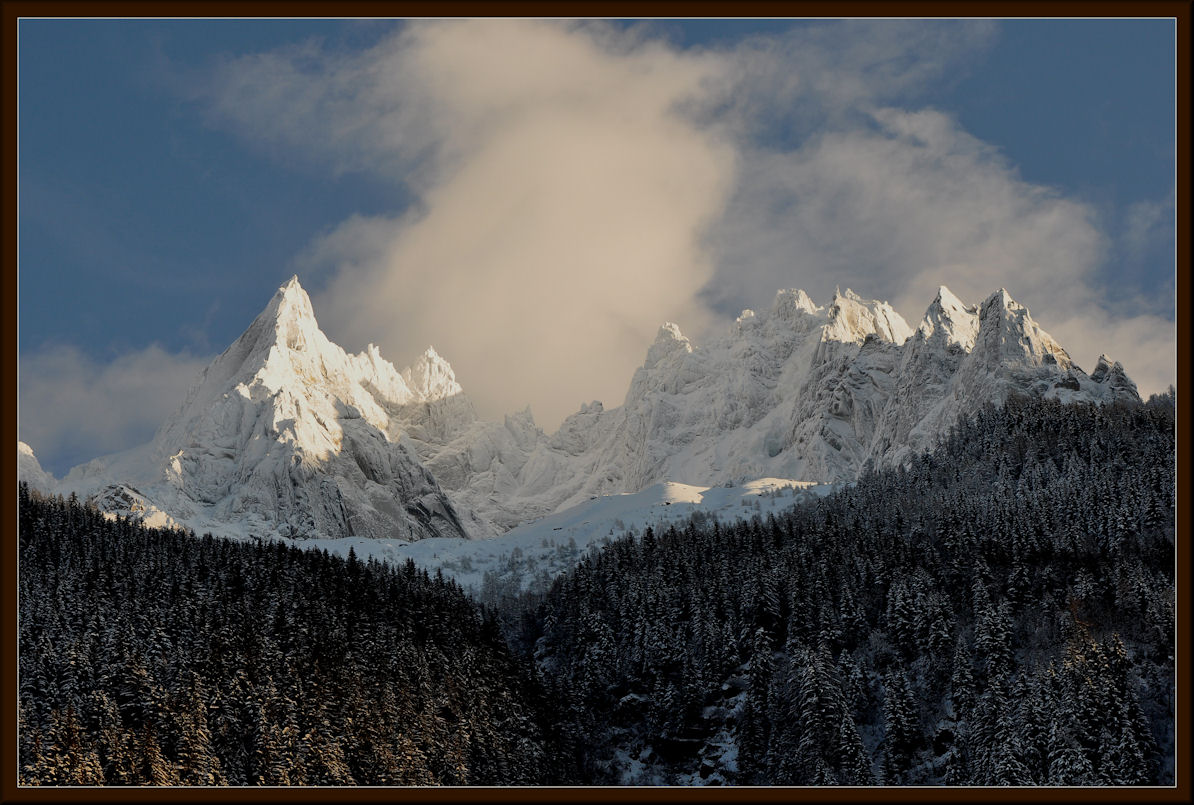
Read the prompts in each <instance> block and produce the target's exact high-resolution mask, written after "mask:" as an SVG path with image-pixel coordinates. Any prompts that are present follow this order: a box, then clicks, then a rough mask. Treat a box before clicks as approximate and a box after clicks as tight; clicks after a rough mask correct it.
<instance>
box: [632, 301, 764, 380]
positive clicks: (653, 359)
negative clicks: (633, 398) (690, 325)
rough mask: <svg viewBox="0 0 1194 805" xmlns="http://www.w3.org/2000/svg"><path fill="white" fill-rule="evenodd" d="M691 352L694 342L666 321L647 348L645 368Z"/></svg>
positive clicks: (650, 367)
mask: <svg viewBox="0 0 1194 805" xmlns="http://www.w3.org/2000/svg"><path fill="white" fill-rule="evenodd" d="M751 315H754V314H753V313H752V314H751ZM690 352H692V343H691V342H689V340H688V339H687V338H686V337H685V336H684V334H683V333H681V332H680V328H679V327H678V326H677V325H675V324H673V323H672V322H670V321H668V322H664V323H663V324H662V325H661V326H660V328H659V332H658V333H656V334H655V343H653V344H651V346H650V348H649V349H648V350H647V360H646V361H645V362H644V363H643V368H644V369H654V368H655V367H656V366H658V365H659V363H660V362H661V361H664V360H667V359H668V358H669V357H671V356H673V355H679V354H684V355H687V354H688V353H690Z"/></svg>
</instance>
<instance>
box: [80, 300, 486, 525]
mask: <svg viewBox="0 0 1194 805" xmlns="http://www.w3.org/2000/svg"><path fill="white" fill-rule="evenodd" d="M438 361H439V359H438V356H436V355H435V354H434V352H433V351H430V350H429V351H428V353H427V354H426V355H424V356H423V358H422V359H420V362H419V363H417V364H416V366H415V367H412V368H411V369H410V370H407V373H405V374H400V373H399V372H398V371H397V370H396V369H395V368H394V366H393V365H392V364H390V363H389V362H388V361H386V360H385V359H383V358H382V357H381V355H380V353H379V351H378V350H377V348H376V347H374V346H372V345H371V346H370V347H369V348H368V349H367V350H366V351H365V352H362V353H360V354H358V355H348V354H346V353H345V352H344V350H342V349H341V348H340V347H338V346H336V345H335V344H333V343H331V342H330V341H329V340H328V339H327V337H326V336H325V335H324V334H323V332H322V331H321V330H320V329H319V325H318V324H317V322H316V320H315V315H314V313H313V311H312V309H311V301H310V299H309V298H308V297H307V294H306V292H305V291H304V290H303V289H302V287H301V286H300V284H299V282H298V278H297V277H294V278H292V279H291V280H290V281H289V282H287V283H286V284H285V285H283V286H282V287H281V288H279V289H278V292H277V293H276V294H275V295H274V297H273V298H272V299H271V300H270V302H269V304H268V305H267V306H266V308H265V309H264V310H263V311H262V312H261V314H260V315H258V316H257V318H256V319H255V320H254V321H253V323H252V324H251V325H250V326H249V328H248V329H247V330H245V332H244V333H243V334H242V335H241V336H240V338H238V339H237V340H236V341H235V342H234V343H233V344H232V346H230V347H229V348H228V349H227V350H225V351H224V353H223V354H222V355H220V356H219V357H218V358H216V359H215V360H214V361H213V362H212V363H211V364H210V365H209V366H208V367H207V368H206V369H205V370H204V372H203V374H202V376H201V377H200V378H199V380H198V382H196V383H195V385H194V386H193V387H192V388H191V389H190V391H189V393H188V395H187V398H186V401H185V402H184V403H183V405H182V407H181V408H180V409H179V411H178V412H177V413H176V414H175V415H174V416H173V417H171V418H170V419H169V420H168V421H166V422H165V423H164V424H163V425H162V426H161V427H160V428H159V429H158V432H157V433H156V435H155V436H154V439H153V441H152V442H151V443H150V444H149V445H148V446H147V447H144V448H140V449H138V450H135V451H130V452H129V453H126V454H119V455H117V456H112V457H108V458H106V459H97V460H96V461H93V462H90V463H89V464H88V465H85V466H83V467H81V468H76V469H75V470H72V471H71V473H70V474H69V475H68V477H67V479H66V483H67V484H69V485H70V486H71V487H73V488H77V489H78V490H79V491H80V492H81V493H85V494H87V495H88V496H89V498H90V499H92V500H93V501H94V502H96V503H97V505H100V506H101V507H103V508H106V509H108V510H115V511H119V512H121V513H125V514H129V515H130V516H136V517H138V518H139V519H146V518H149V517H156V513H158V512H161V513H168V514H165V516H166V517H168V518H170V519H171V520H172V521H173V522H177V523H178V524H181V525H186V526H189V527H191V528H194V529H195V530H197V531H200V530H211V531H214V532H217V533H226V532H229V531H235V532H239V533H244V534H252V535H254V536H260V537H289V538H311V537H316V536H326V537H345V536H361V537H368V538H381V537H386V538H393V539H403V540H417V539H422V538H425V537H431V536H452V537H464V536H467V531H466V529H465V527H464V526H463V524H462V523H461V521H460V518H459V516H458V514H457V512H456V510H455V508H454V507H453V505H452V503H451V502H450V501H449V500H448V498H447V496H446V495H445V494H444V492H443V490H442V489H441V488H440V486H439V485H438V483H437V482H436V480H435V478H434V477H433V476H432V474H431V473H430V472H429V471H428V470H427V469H426V468H425V467H424V466H423V465H422V463H421V462H420V461H419V459H418V457H417V455H416V454H415V453H414V451H413V450H412V449H411V448H410V446H409V445H408V444H407V443H405V441H404V440H403V439H402V438H401V436H402V434H401V431H400V424H401V423H399V422H396V421H395V412H399V411H404V412H406V414H407V417H406V418H407V419H418V418H419V416H420V414H422V415H425V416H426V417H430V418H432V419H433V418H434V417H433V416H432V414H431V413H429V412H428V411H427V410H424V409H423V408H421V407H426V406H441V405H443V404H444V403H445V401H446V400H449V399H450V398H451V395H452V394H458V393H459V386H456V385H455V381H454V379H453V378H452V377H451V370H450V369H445V368H444V367H445V366H446V364H443V366H441V365H440V363H441V362H438ZM408 381H409V382H408ZM411 383H413V384H414V388H412V387H411ZM437 411H438V409H437ZM158 519H160V518H158Z"/></svg>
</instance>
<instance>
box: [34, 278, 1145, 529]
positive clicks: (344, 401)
mask: <svg viewBox="0 0 1194 805" xmlns="http://www.w3.org/2000/svg"><path fill="white" fill-rule="evenodd" d="M1012 392H1015V393H1019V394H1026V395H1029V396H1036V397H1044V398H1049V399H1058V400H1061V401H1062V402H1073V401H1089V402H1112V401H1114V400H1119V399H1130V400H1137V399H1139V397H1138V395H1137V393H1136V387H1135V385H1134V384H1133V383H1132V381H1131V380H1130V379H1128V377H1127V376H1126V375H1125V373H1124V371H1123V367H1122V366H1120V365H1119V364H1118V363H1113V362H1111V361H1110V360H1109V359H1107V358H1101V359H1100V361H1099V364H1098V366H1097V367H1096V368H1095V370H1094V371H1093V372H1092V373H1091V374H1090V375H1087V374H1086V373H1085V372H1083V371H1082V369H1080V368H1079V367H1078V366H1076V365H1075V364H1074V363H1073V361H1072V360H1071V359H1070V357H1069V355H1068V354H1067V353H1066V351H1065V350H1064V349H1063V348H1062V347H1061V346H1060V345H1059V344H1058V343H1057V342H1056V341H1054V339H1053V338H1052V337H1050V336H1049V335H1048V333H1045V332H1044V331H1043V330H1041V329H1040V327H1039V326H1037V324H1036V322H1034V321H1033V320H1032V318H1031V316H1029V314H1028V311H1027V309H1025V308H1024V307H1023V306H1021V305H1019V304H1018V303H1016V302H1015V301H1014V300H1013V299H1012V298H1011V297H1010V296H1009V295H1008V293H1007V291H1005V290H1003V289H1000V290H999V291H997V292H996V293H994V294H992V295H991V296H990V297H988V298H987V299H986V300H985V301H984V302H983V303H982V304H981V305H967V304H966V303H964V302H962V301H961V300H960V299H958V298H957V297H955V296H954V295H953V294H952V293H950V292H949V290H948V289H947V288H944V287H942V288H941V289H940V290H939V291H938V293H937V296H936V297H935V298H934V300H933V301H932V303H931V304H930V305H929V307H928V310H927V311H926V312H925V315H924V318H923V319H922V321H921V322H920V324H919V326H918V327H917V328H915V329H913V328H911V327H909V326H908V324H907V323H906V322H905V321H904V320H903V319H902V318H901V317H900V315H899V314H898V313H896V312H895V310H893V309H892V308H891V306H890V305H888V304H887V303H885V302H879V301H874V300H864V299H862V298H860V297H859V296H857V295H856V294H854V293H852V292H851V291H849V290H847V291H845V292H844V293H837V294H835V296H834V298H833V300H832V302H831V303H830V304H828V305H826V306H823V307H822V306H817V305H816V304H815V303H814V302H813V300H812V299H810V298H809V296H808V295H807V294H806V293H804V292H803V291H798V290H784V291H780V292H779V293H778V294H777V295H776V298H775V301H774V303H773V305H772V307H771V309H770V310H769V311H766V312H764V313H761V314H756V313H755V312H754V311H749V310H748V311H744V312H743V313H742V315H741V316H739V318H738V320H737V321H736V322H735V323H734V324H733V326H732V327H731V328H730V329H729V331H728V332H726V333H725V334H723V335H722V336H721V337H720V338H717V339H714V340H712V341H711V342H710V343H708V344H706V345H704V346H697V345H694V344H693V343H692V342H690V341H689V339H687V338H686V337H685V336H684V335H683V334H682V333H681V332H680V329H679V327H677V326H676V325H674V324H671V323H668V324H665V325H664V326H663V327H661V328H660V330H659V334H658V336H657V338H656V340H655V342H654V343H653V344H652V345H651V346H650V348H649V349H648V350H647V355H646V359H645V360H644V362H643V365H642V366H641V367H640V368H639V369H638V370H637V371H636V372H635V374H634V376H633V378H631V381H630V386H629V390H628V392H627V394H626V399H625V401H624V403H623V404H622V405H621V406H620V407H616V408H612V409H607V408H605V407H604V406H603V405H602V404H601V403H599V402H594V403H591V404H588V405H585V406H583V407H582V408H581V410H580V411H578V412H577V413H576V414H574V415H572V416H571V417H569V418H568V419H566V420H565V421H564V422H563V424H562V425H561V426H560V428H559V430H558V431H557V432H556V433H555V434H554V435H551V436H549V435H547V434H545V433H544V432H543V431H542V430H540V429H539V428H538V427H537V426H536V425H535V423H534V420H533V418H532V417H531V414H530V411H529V409H528V410H527V411H524V412H521V413H518V414H512V415H509V416H507V417H505V418H504V420H503V421H501V422H486V421H483V420H481V419H479V418H478V417H477V415H476V413H475V411H474V409H473V406H472V404H471V403H470V402H469V400H468V398H467V397H466V396H465V394H464V392H463V390H462V389H461V387H460V385H459V384H458V383H457V382H456V379H455V375H454V374H453V372H452V369H451V367H450V366H449V365H448V363H447V362H446V361H445V360H444V359H443V358H441V357H440V356H439V355H438V354H437V353H436V352H435V350H434V349H428V350H427V352H426V353H424V354H423V355H422V356H421V357H420V358H419V359H418V360H417V361H416V362H415V363H414V364H413V365H412V366H411V367H409V368H408V369H406V370H404V371H402V372H399V371H397V370H396V369H395V368H394V366H393V365H392V364H391V363H389V362H388V361H386V360H385V359H384V358H382V357H381V354H380V352H379V351H378V349H377V348H376V347H375V346H373V345H370V346H369V347H368V348H367V349H366V350H365V351H364V352H361V353H359V354H356V355H349V354H347V353H346V352H345V351H344V350H343V349H341V348H340V347H339V346H337V345H335V344H333V343H332V342H330V341H329V340H328V339H327V337H326V336H325V335H324V334H323V332H322V331H321V330H320V329H319V325H318V323H317V322H316V320H315V316H314V313H313V312H312V309H311V302H310V299H309V298H308V297H307V294H306V293H305V292H304V291H303V289H302V287H301V286H300V285H299V283H298V279H297V278H293V279H291V280H290V281H289V282H288V283H286V284H285V285H284V286H282V287H281V288H280V289H278V292H277V293H276V294H275V295H274V297H273V299H271V300H270V302H269V304H268V305H267V306H266V308H265V310H263V311H262V313H261V314H260V315H259V316H258V317H257V318H256V319H255V320H254V321H253V323H252V324H251V325H250V326H249V328H248V329H247V330H246V331H245V332H244V333H243V334H242V335H241V337H240V338H238V339H237V340H236V342H235V343H233V344H232V345H231V346H230V347H229V348H228V349H227V350H226V351H225V352H224V353H223V354H222V355H220V356H219V357H218V358H216V359H215V360H214V361H213V362H212V363H211V365H210V366H208V367H207V369H206V370H205V371H204V373H203V375H202V377H201V378H200V379H199V381H198V382H197V383H196V384H195V385H194V387H193V388H192V389H191V390H190V392H189V394H188V395H187V400H186V402H185V403H184V404H183V406H182V407H181V409H180V410H179V411H178V412H177V413H176V414H175V415H174V416H173V417H171V418H170V419H169V420H168V421H167V422H165V423H164V424H163V425H162V426H161V428H160V429H159V430H158V432H157V434H156V435H155V437H154V439H153V441H152V442H151V443H150V444H148V445H145V446H143V447H141V448H137V449H135V450H132V451H129V452H127V453H122V454H117V455H115V456H109V457H106V458H103V459H96V460H95V461H92V462H90V463H89V464H86V465H83V466H81V467H77V468H75V469H74V470H72V471H71V473H70V474H69V475H68V476H67V478H66V479H65V481H63V482H62V483H61V484H60V485H59V488H60V489H61V490H62V491H76V492H78V493H79V494H81V495H84V496H87V497H88V498H90V499H92V500H93V501H95V502H96V503H97V504H98V505H100V506H101V507H103V508H104V509H106V510H108V511H112V512H118V513H122V514H126V515H134V516H136V517H138V518H140V519H143V520H145V521H146V522H149V523H150V524H168V523H178V524H182V525H187V526H189V527H191V528H194V529H196V530H211V531H213V532H216V533H224V534H234V535H236V534H239V535H244V536H247V535H258V536H276V537H289V538H304V537H316V536H318V537H347V536H359V537H371V538H392V539H400V540H408V541H409V540H418V539H422V538H425V537H430V536H450V537H463V536H471V537H485V536H493V535H496V534H499V533H502V532H504V531H506V530H507V529H509V528H511V527H513V526H516V525H518V524H520V523H524V522H527V521H528V520H532V519H535V518H537V517H541V516H543V515H546V514H550V513H552V512H555V511H559V510H561V509H563V508H567V507H569V506H571V505H575V504H577V503H579V502H583V501H585V500H588V499H589V498H591V497H593V496H597V495H608V494H617V493H629V492H637V491H640V490H642V489H644V488H646V487H648V486H650V485H652V484H655V483H659V482H662V481H671V482H678V483H685V484H695V485H701V486H714V485H723V484H727V483H728V484H738V485H740V484H743V483H745V482H748V481H750V480H752V479H758V478H765V477H771V478H788V479H793V480H801V481H843V480H851V479H853V478H854V477H856V475H857V474H858V473H859V472H860V471H861V469H862V468H863V467H864V466H865V465H866V464H867V462H872V463H874V464H877V465H883V464H893V463H901V462H904V461H907V460H908V459H909V458H911V457H912V456H913V455H915V454H916V453H919V452H921V451H923V450H925V449H928V448H930V447H932V446H933V445H934V444H935V442H936V441H937V439H938V438H940V437H941V436H942V435H944V434H945V433H946V432H947V431H948V430H949V428H950V427H952V426H953V424H954V423H956V422H957V420H958V417H959V416H960V415H963V414H967V413H971V412H973V411H976V410H977V409H978V408H979V407H981V406H982V405H983V404H985V403H988V402H993V403H1000V402H1002V401H1003V400H1005V399H1006V398H1007V396H1008V394H1010V393H1012ZM20 458H21V462H22V465H21V466H22V467H27V468H28V472H27V473H26V474H28V475H30V476H32V475H34V474H35V473H34V472H33V469H32V468H33V466H34V464H35V463H36V459H35V458H34V457H33V456H32V453H31V452H29V454H28V455H25V454H24V453H22V455H21V457H20ZM41 481H42V482H43V483H44V484H49V483H52V479H49V480H46V479H41Z"/></svg>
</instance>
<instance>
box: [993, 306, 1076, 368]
mask: <svg viewBox="0 0 1194 805" xmlns="http://www.w3.org/2000/svg"><path fill="white" fill-rule="evenodd" d="M975 349H976V351H981V352H982V353H984V355H985V358H986V362H987V364H988V365H994V364H996V363H1004V364H1011V363H1015V364H1027V365H1029V366H1044V365H1046V364H1048V365H1054V366H1058V367H1060V368H1062V369H1069V368H1070V367H1072V366H1073V365H1074V362H1073V361H1072V360H1071V359H1070V356H1069V353H1067V352H1066V351H1065V350H1064V349H1062V347H1061V345H1060V344H1058V343H1057V341H1055V340H1054V339H1053V336H1051V335H1049V334H1048V333H1046V332H1045V331H1044V330H1042V329H1041V328H1040V326H1039V325H1038V324H1037V323H1036V322H1035V321H1034V320H1033V318H1032V316H1030V315H1029V314H1028V308H1026V307H1024V306H1023V305H1021V304H1020V303H1019V302H1017V301H1016V300H1014V299H1012V297H1011V294H1009V293H1008V292H1007V289H1006V288H1000V289H999V290H998V291H996V292H995V293H993V294H991V295H990V296H989V297H987V299H986V300H985V301H984V302H983V304H982V307H981V308H980V310H979V330H978V334H977V337H976V339H975Z"/></svg>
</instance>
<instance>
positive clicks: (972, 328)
mask: <svg viewBox="0 0 1194 805" xmlns="http://www.w3.org/2000/svg"><path fill="white" fill-rule="evenodd" d="M978 323H979V316H978V308H977V307H976V306H974V305H967V304H966V303H964V302H963V301H962V300H961V299H959V298H958V297H957V296H955V295H954V294H953V292H952V291H950V290H949V288H946V287H945V286H944V285H942V286H940V287H939V288H938V289H937V296H936V297H934V298H933V302H932V304H930V305H929V308H928V310H926V311H925V315H924V318H923V319H921V322H920V326H919V327H917V328H916V331H917V333H918V334H919V335H920V337H921V338H923V339H925V340H931V339H933V338H934V337H937V338H941V339H944V341H945V343H946V344H955V345H957V346H959V347H961V348H962V349H963V350H964V351H966V352H969V351H970V350H972V349H973V348H974V340H975V338H976V337H977V336H978Z"/></svg>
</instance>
